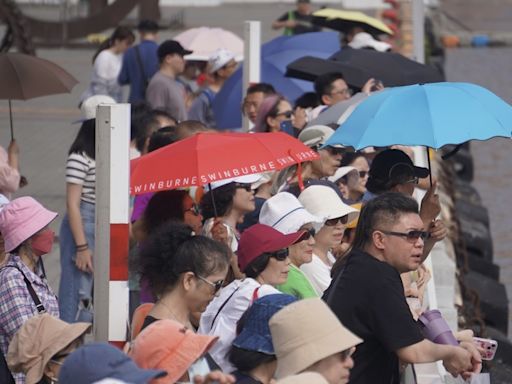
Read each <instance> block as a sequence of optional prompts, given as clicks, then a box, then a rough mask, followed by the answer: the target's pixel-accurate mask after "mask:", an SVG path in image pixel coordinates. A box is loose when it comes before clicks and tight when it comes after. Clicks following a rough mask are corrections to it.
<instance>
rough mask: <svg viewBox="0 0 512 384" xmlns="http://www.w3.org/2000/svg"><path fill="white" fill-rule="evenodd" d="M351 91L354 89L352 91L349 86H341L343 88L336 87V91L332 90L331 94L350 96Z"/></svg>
mask: <svg viewBox="0 0 512 384" xmlns="http://www.w3.org/2000/svg"><path fill="white" fill-rule="evenodd" d="M353 93H354V91H352V89H350V88H343V89H338V90H336V91H332V92H331V96H334V95H345V96H352V94H353Z"/></svg>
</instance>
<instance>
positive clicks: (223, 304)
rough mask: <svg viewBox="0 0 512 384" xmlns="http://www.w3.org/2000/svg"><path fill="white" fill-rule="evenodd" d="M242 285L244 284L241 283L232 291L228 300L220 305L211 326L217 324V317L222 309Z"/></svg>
mask: <svg viewBox="0 0 512 384" xmlns="http://www.w3.org/2000/svg"><path fill="white" fill-rule="evenodd" d="M241 287H242V284H240V285H239V286H238V287H237V288H236V289H235V290H234V291H233V292H231V295H229V297H228V298H227V299H226V301H224V302H223V303H222V305H221V306H220V307H219V310H218V311H217V313H216V314H215V317H214V318H213V320H212V324H211V325H210V328H213V325H214V324H215V320H217V317H218V316H219V314H220V312H221V311H222V309H223V308H224V307H225V306H226V304H227V303H228V301H229V300H231V298H232V297H233V295H234V294H235V293H236V291H238V290H239V289H240V288H241Z"/></svg>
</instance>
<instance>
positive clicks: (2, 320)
mask: <svg viewBox="0 0 512 384" xmlns="http://www.w3.org/2000/svg"><path fill="white" fill-rule="evenodd" d="M9 265H12V266H16V267H18V268H19V269H21V270H22V271H23V273H24V274H25V276H27V279H28V280H29V281H30V283H31V284H32V287H33V288H34V291H35V292H36V294H37V297H39V300H40V301H41V304H43V306H44V308H45V309H46V312H47V313H49V314H50V315H52V316H55V317H59V304H58V302H57V297H56V296H55V295H54V293H53V292H52V290H51V288H50V286H49V285H48V282H47V281H46V278H44V277H42V276H40V275H39V274H37V273H34V272H32V271H31V270H30V269H29V268H28V267H27V266H26V265H25V264H24V263H23V262H22V261H21V259H20V257H19V256H18V255H12V254H11V255H9V259H8V260H7V263H6V264H5V266H3V267H2V268H1V269H0V348H1V349H2V352H3V353H4V356H7V349H8V347H9V343H10V341H11V339H12V338H13V336H14V334H15V333H16V331H17V330H18V329H19V328H20V327H21V326H22V325H23V323H24V322H25V320H27V319H28V318H30V317H33V316H35V315H37V314H38V312H37V309H36V305H35V303H34V300H33V299H32V297H31V296H30V293H29V291H28V289H27V285H26V284H25V281H24V280H23V275H22V274H21V272H20V271H19V270H18V269H16V268H12V267H9ZM13 376H14V379H15V381H16V384H23V383H25V375H24V374H21V373H17V374H14V375H13Z"/></svg>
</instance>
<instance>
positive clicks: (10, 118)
mask: <svg viewBox="0 0 512 384" xmlns="http://www.w3.org/2000/svg"><path fill="white" fill-rule="evenodd" d="M9 121H10V123H11V141H13V140H14V128H13V126H12V105H11V99H9Z"/></svg>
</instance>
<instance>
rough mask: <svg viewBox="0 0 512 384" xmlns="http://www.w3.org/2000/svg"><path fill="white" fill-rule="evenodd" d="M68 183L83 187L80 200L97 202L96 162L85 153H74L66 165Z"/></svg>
mask: <svg viewBox="0 0 512 384" xmlns="http://www.w3.org/2000/svg"><path fill="white" fill-rule="evenodd" d="M66 182H67V183H70V184H79V185H81V186H82V195H81V196H80V200H82V201H85V202H86V203H91V204H94V203H95V202H96V191H95V187H96V161H94V160H93V159H91V158H90V157H89V156H87V155H86V154H85V153H72V154H71V155H69V157H68V161H67V163H66Z"/></svg>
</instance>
